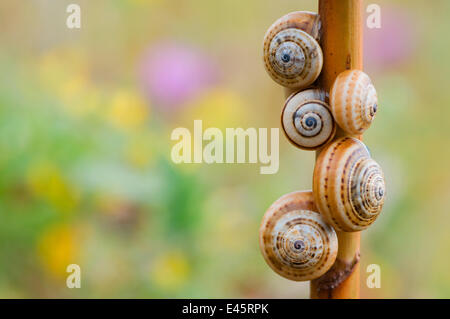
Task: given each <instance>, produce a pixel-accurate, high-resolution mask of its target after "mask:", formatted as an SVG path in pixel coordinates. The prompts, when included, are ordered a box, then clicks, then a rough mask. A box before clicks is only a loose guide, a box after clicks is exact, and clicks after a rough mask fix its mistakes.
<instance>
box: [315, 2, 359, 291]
mask: <svg viewBox="0 0 450 319" xmlns="http://www.w3.org/2000/svg"><path fill="white" fill-rule="evenodd" d="M361 9H362V0H319V14H320V17H321V21H322V40H321V45H322V50H323V54H324V64H323V70H322V74H321V78H320V79H319V81H320V85H321V87H322V88H323V89H324V90H326V91H328V92H329V91H330V87H331V86H332V84H333V82H334V80H335V79H336V77H337V75H338V74H339V73H341V72H342V71H345V70H347V69H360V70H362V66H363V59H362V53H363V52H362V27H363V25H362V12H361ZM344 135H345V133H344V132H343V131H342V130H341V129H340V128H338V130H337V132H336V137H341V136H344ZM319 153H320V150H319V151H318V152H317V153H316V156H318V155H319ZM337 236H338V242H339V250H338V256H337V259H336V262H335V264H334V265H333V267H332V268H331V269H330V270H329V271H328V272H327V273H326V274H325V275H323V276H322V277H320V278H318V279H316V280H313V281H311V288H310V293H311V298H320V299H342V298H345V299H354V298H359V289H360V286H359V284H360V269H359V258H360V257H359V256H360V252H359V250H360V233H359V232H355V233H345V232H337Z"/></svg>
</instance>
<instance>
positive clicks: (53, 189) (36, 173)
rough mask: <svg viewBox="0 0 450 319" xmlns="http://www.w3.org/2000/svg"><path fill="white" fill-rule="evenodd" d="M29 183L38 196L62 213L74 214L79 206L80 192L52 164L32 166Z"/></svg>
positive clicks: (28, 177)
mask: <svg viewBox="0 0 450 319" xmlns="http://www.w3.org/2000/svg"><path fill="white" fill-rule="evenodd" d="M27 182H28V185H29V187H30V189H31V191H32V192H33V193H34V194H35V195H36V196H38V197H41V198H44V199H46V200H47V201H48V202H49V203H50V204H52V205H53V206H54V207H55V208H56V209H58V210H59V211H60V212H63V213H67V212H72V211H73V210H74V209H75V208H76V206H77V205H78V201H79V196H78V192H77V191H76V189H75V188H74V187H73V186H71V185H70V184H69V183H68V182H67V181H66V180H65V179H64V177H63V176H62V174H61V171H60V170H59V169H58V168H57V167H56V166H54V165H53V164H51V163H39V164H37V165H35V166H32V167H31V168H30V170H29V172H28V176H27Z"/></svg>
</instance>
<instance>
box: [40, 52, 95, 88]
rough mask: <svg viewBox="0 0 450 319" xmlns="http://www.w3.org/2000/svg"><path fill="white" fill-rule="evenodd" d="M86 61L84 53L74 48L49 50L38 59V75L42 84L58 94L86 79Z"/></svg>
mask: <svg viewBox="0 0 450 319" xmlns="http://www.w3.org/2000/svg"><path fill="white" fill-rule="evenodd" d="M86 61H87V60H86V57H85V55H84V54H83V53H82V52H81V51H79V50H77V49H75V48H63V49H58V50H54V51H50V52H48V53H47V54H45V55H44V56H42V58H40V60H39V61H38V70H39V75H40V77H41V80H42V82H43V83H44V85H46V86H47V87H48V88H49V89H50V90H52V91H56V92H57V93H58V94H59V93H60V92H64V91H67V90H68V88H70V87H72V90H73V88H76V87H77V86H79V84H80V83H84V82H86V81H87V78H88V73H89V72H88V64H87V62H86ZM70 79H72V80H70Z"/></svg>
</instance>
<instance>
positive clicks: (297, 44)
mask: <svg viewBox="0 0 450 319" xmlns="http://www.w3.org/2000/svg"><path fill="white" fill-rule="evenodd" d="M319 35H320V19H319V16H318V15H317V14H315V13H312V12H292V13H289V14H287V15H285V16H283V17H282V18H280V19H278V20H277V21H276V22H275V23H274V24H272V26H271V27H270V28H269V30H268V31H267V33H266V35H265V36H264V65H265V67H266V70H267V72H268V73H269V75H270V76H271V77H272V79H273V80H274V81H275V82H277V83H278V84H281V85H282V86H285V87H288V88H305V87H307V86H309V85H310V84H312V83H313V82H314V81H315V80H316V79H317V77H318V76H319V74H320V72H321V70H322V65H323V54H322V49H321V48H320V45H319V43H318V40H319Z"/></svg>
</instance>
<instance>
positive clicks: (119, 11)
mask: <svg viewBox="0 0 450 319" xmlns="http://www.w3.org/2000/svg"><path fill="white" fill-rule="evenodd" d="M70 3H78V4H80V6H81V10H82V28H81V29H80V30H76V29H74V30H69V29H68V28H67V27H66V18H67V16H68V14H67V13H66V7H67V5H68V4H70ZM370 3H377V4H379V5H380V6H381V9H382V28H381V29H372V30H371V29H367V28H366V30H365V70H366V71H367V72H368V73H369V74H370V75H371V77H372V78H373V81H374V82H375V85H376V87H377V90H378V94H379V97H380V112H379V114H378V116H377V120H376V121H375V122H374V124H373V125H372V127H371V129H370V130H368V132H367V133H366V134H365V142H366V144H367V145H368V146H369V147H370V149H371V152H372V155H373V157H374V158H375V159H376V160H377V161H378V162H379V163H380V164H381V165H382V166H383V168H384V171H385V174H386V178H387V188H388V198H387V202H386V205H385V208H384V210H383V213H382V216H381V217H380V218H379V219H378V220H377V222H376V223H375V224H374V226H372V227H371V228H370V229H369V230H367V231H365V232H364V233H363V234H362V260H361V287H362V297H367V298H383V297H384V298H396V297H402V298H433V297H434V298H448V297H450V232H449V228H448V225H449V223H450V211H449V209H448V207H449V206H450V196H449V195H450V170H449V168H448V161H449V157H450V145H449V144H450V143H449V141H450V107H449V104H450V90H449V89H448V86H449V80H448V74H449V73H450V64H449V63H447V60H448V57H449V56H450V43H449V41H448V35H447V33H448V31H449V29H450V19H448V12H449V11H450V2H449V1H446V0H441V1H438V0H434V1H424V0H422V1H419V0H417V1H411V0H408V1H395V4H393V3H392V1H376V2H372V1H366V3H365V4H366V5H368V4H370ZM295 10H310V11H317V1H312V0H311V1H307V0H304V1H301V0H283V1H281V0H276V1H275V0H270V1H269V0H265V1H261V0H246V1H242V0H220V1H219V0H217V1H211V0H176V1H175V0H171V1H169V0H148V1H145V0H128V1H126V0H114V1H113V0H96V1H87V0H77V1H75V0H73V1H66V0H64V1H62V0H59V1H52V0H39V1H38V0H29V1H13V0H6V1H1V2H0V68H1V74H0V247H1V249H0V297H3V298H12V297H16V298H30V297H35V298H36V297H37V298H47V297H61V298H72V297H77V298H78V297H86V298H101V297H105V298H125V297H133V298H165V297H168V298H170V297H177V298H197V297H203V298H222V297H223V298H227V297H237V298H260V297H262V298H307V297H308V283H295V282H290V281H288V280H285V279H283V278H281V277H279V276H278V275H276V274H275V273H274V272H272V271H271V270H270V269H269V267H268V266H267V265H266V264H265V262H264V260H263V258H262V256H261V254H260V252H259V247H258V228H259V223H260V221H261V218H262V216H263V214H264V212H265V210H266V209H267V207H268V206H269V205H270V204H271V203H272V202H273V201H275V200H276V199H277V198H279V197H280V196H281V195H283V194H285V193H288V192H291V191H294V190H302V189H310V187H311V179H312V169H313V164H314V153H313V152H305V151H299V150H297V149H295V148H294V147H292V146H291V145H290V144H289V143H288V142H287V140H286V139H285V138H284V136H282V134H281V136H280V170H279V172H278V173H277V174H275V175H260V174H259V167H260V164H220V165H219V164H214V165H207V164H183V165H175V164H173V163H172V161H171V158H170V151H171V147H172V146H173V145H174V143H175V142H173V141H171V140H170V134H171V132H172V130H173V129H174V128H176V127H179V126H182V127H187V128H189V129H192V127H193V120H194V119H202V120H203V127H204V128H206V127H210V126H214V127H218V128H221V129H224V128H226V127H243V128H247V127H256V128H258V127H269V128H270V127H279V126H280V123H279V116H280V111H281V107H282V104H283V91H282V89H281V87H279V86H277V85H276V84H275V83H274V82H272V81H271V79H270V78H269V76H268V75H267V74H266V73H265V71H264V67H263V64H262V58H261V54H262V53H261V51H262V48H261V46H262V37H263V35H264V33H265V31H266V29H267V28H268V27H269V25H270V24H271V23H272V22H273V21H275V20H276V19H277V18H279V17H280V16H282V15H283V14H286V13H288V12H290V11H295ZM365 17H367V14H365ZM72 263H75V264H78V265H80V266H81V274H82V288H81V289H68V288H67V287H66V277H67V275H68V274H67V273H66V267H67V265H68V264H72ZM369 264H378V265H380V266H381V288H380V289H369V288H367V286H366V285H365V281H366V278H367V274H366V272H365V269H366V267H367V266H368V265H369Z"/></svg>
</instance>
